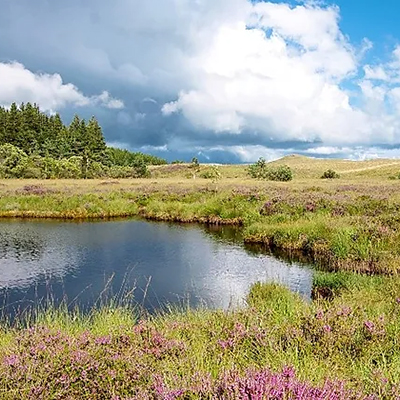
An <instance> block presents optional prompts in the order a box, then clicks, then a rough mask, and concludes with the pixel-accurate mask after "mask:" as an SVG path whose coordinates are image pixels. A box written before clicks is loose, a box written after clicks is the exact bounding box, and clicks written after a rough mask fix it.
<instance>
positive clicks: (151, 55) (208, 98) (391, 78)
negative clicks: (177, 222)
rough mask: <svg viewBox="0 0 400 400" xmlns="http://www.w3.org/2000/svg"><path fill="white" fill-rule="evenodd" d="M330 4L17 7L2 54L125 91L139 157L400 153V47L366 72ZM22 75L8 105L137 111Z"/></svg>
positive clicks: (136, 2)
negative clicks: (214, 151)
mask: <svg viewBox="0 0 400 400" xmlns="http://www.w3.org/2000/svg"><path fill="white" fill-rule="evenodd" d="M288 3H289V2H288ZM324 3H325V2H319V1H309V2H307V1H306V2H305V3H303V4H300V2H297V4H298V5H297V6H292V5H289V4H287V3H284V2H279V3H277V2H268V1H262V2H256V1H249V0H196V1H193V0H163V1H161V0H115V1H114V2H109V1H107V0H96V1H94V0H88V2H86V3H85V4H83V3H82V1H80V0H70V1H69V3H68V7H63V9H62V12H60V8H61V6H60V5H58V3H57V2H50V3H49V2H48V1H47V0H37V2H35V5H33V3H32V2H31V1H30V0H20V1H18V2H10V5H9V9H8V14H7V15H8V16H9V17H8V18H10V20H12V21H13V23H12V24H5V23H3V24H2V16H1V15H0V36H1V37H2V38H5V39H4V40H3V41H2V42H1V43H0V51H1V50H2V49H4V48H7V46H8V44H9V49H7V51H9V52H12V51H17V50H18V49H20V48H23V49H25V50H24V52H23V53H24V54H28V55H29V56H27V57H28V58H30V57H32V59H34V60H35V62H36V64H37V63H38V59H39V60H40V62H42V63H49V64H50V65H52V66H53V65H55V66H56V67H52V70H59V71H60V72H61V71H63V69H65V70H66V71H68V75H66V74H64V73H62V75H63V76H72V75H73V74H76V76H79V77H81V73H82V76H84V77H83V78H82V81H83V82H86V80H89V81H90V84H88V86H89V87H96V86H95V84H96V83H97V85H99V86H100V89H99V92H101V90H102V89H103V86H102V84H103V82H107V85H106V86H105V87H106V88H110V87H115V88H116V90H117V92H116V93H121V97H122V96H124V97H123V98H124V99H126V103H127V104H129V107H126V108H124V110H123V111H122V112H120V113H117V115H116V118H115V122H116V124H115V125H116V127H117V128H118V127H120V128H121V131H122V130H125V131H126V132H127V133H126V134H125V135H120V134H119V133H115V135H116V137H118V140H124V141H126V142H127V143H131V144H132V146H137V145H138V144H139V145H143V144H148V145H150V146H151V145H152V144H155V143H157V144H161V145H164V144H165V142H167V143H168V145H171V144H172V145H173V144H174V143H175V142H177V143H182V142H184V143H185V144H186V148H191V149H193V148H198V147H199V146H200V147H202V149H203V152H206V149H207V147H208V148H209V149H211V148H213V147H214V146H216V145H217V144H218V145H221V146H222V147H221V151H222V150H223V151H232V152H233V153H235V154H236V155H238V154H239V155H240V154H242V158H243V160H249V161H250V158H251V157H253V159H254V158H255V159H256V158H258V156H259V155H263V154H264V155H265V154H267V156H268V157H269V156H270V157H272V158H274V157H275V156H276V155H278V154H284V153H285V150H270V152H268V150H267V149H266V147H265V145H267V144H268V143H269V142H272V143H274V147H279V146H280V145H279V143H280V142H284V141H287V142H290V143H292V142H297V141H303V142H305V143H306V144H305V145H304V146H302V148H304V149H306V148H307V143H309V149H311V150H310V151H314V150H312V149H313V148H314V147H315V146H316V144H315V143H318V145H317V146H318V147H319V148H320V149H321V150H322V151H323V152H324V151H325V153H324V154H326V155H335V154H336V153H335V152H334V150H332V149H336V148H337V149H341V148H343V149H344V148H345V149H350V148H356V147H358V146H364V147H368V146H370V147H374V146H377V145H386V144H396V143H399V142H400V46H398V47H396V48H395V49H394V51H393V53H392V54H391V57H390V59H389V61H388V62H373V63H369V64H368V63H366V62H365V61H364V60H363V57H364V55H365V53H366V52H367V51H369V50H370V49H371V48H372V43H371V42H370V41H369V40H368V39H364V40H363V41H362V42H361V43H360V44H354V43H352V42H351V41H350V40H351V38H349V37H348V36H347V35H346V32H343V31H342V30H341V28H340V25H339V20H340V17H341V14H340V9H339V8H338V7H336V6H328V7H327V6H324V5H323V4H324ZM94 5H95V6H94ZM33 8H40V9H41V11H42V12H41V13H40V15H38V14H37V13H36V14H35V13H34V12H33V11H32V10H33ZM59 15H60V16H61V15H62V18H61V17H59ZM38 19H39V20H38ZM72 20H73V21H74V29H71V26H70V21H72ZM3 22H4V21H3ZM21 32H25V33H24V34H21ZM26 32H29V35H30V36H29V37H30V38H31V40H30V41H29V51H28V50H27V47H26V46H27V44H26V40H25V38H26V36H27V33H26ZM366 34H368V31H366ZM10 49H11V50H10ZM3 53H4V51H2V54H3ZM7 54H10V53H7ZM34 54H36V55H37V54H40V57H38V58H36V59H35V58H34V56H33V55H34ZM5 57H8V56H7V55H6V56H5ZM11 58H12V57H11ZM13 58H15V59H19V58H18V57H13ZM13 58H12V59H13ZM21 61H24V59H21ZM24 62H25V61H24ZM35 62H34V63H33V64H34V65H35ZM4 65H5V66H6V67H7V66H8V68H10V65H14V68H15V69H16V70H17V69H18V68H17V67H15V66H18V65H19V64H0V67H1V68H6V67H5V66H4ZM41 65H43V64H41ZM20 68H22V70H21V71H19V72H18V73H20V77H18V78H14V80H13V82H14V84H13V86H12V87H13V88H14V89H10V87H11V85H10V84H8V86H7V80H5V79H2V75H1V74H0V89H1V91H0V103H2V102H3V103H4V102H5V101H10V99H11V98H12V100H15V101H22V100H23V101H27V100H30V101H37V102H39V103H43V104H44V105H45V108H47V109H49V110H53V109H59V108H63V107H67V106H68V105H74V106H79V105H82V106H85V105H96V106H100V105H101V106H103V107H108V108H122V107H123V106H124V104H123V102H122V101H120V100H116V99H113V98H112V97H111V96H110V95H109V94H108V92H103V93H101V94H100V95H97V96H86V95H84V94H83V93H82V92H81V91H80V90H78V89H77V88H76V87H75V86H73V85H71V84H64V83H63V82H62V80H61V77H60V76H59V75H57V74H55V75H46V74H42V75H40V74H34V73H32V72H30V71H29V70H27V69H24V68H23V67H22V66H20ZM42 68H43V69H44V70H46V68H44V67H42ZM0 72H1V70H0ZM13 72H15V71H13ZM7 73H8V74H11V72H10V71H8V72H7ZM7 76H8V75H7ZM9 76H11V75H9ZM46 79H47V81H46ZM78 81H79V80H78ZM82 81H81V82H82ZM5 82H6V83H5ZM20 82H23V85H22V86H21V85H20ZM44 82H46V83H44ZM48 82H50V83H51V84H48ZM2 85H3V86H2ZM79 86H80V87H83V84H82V83H80V84H79ZM50 88H53V89H52V90H50ZM354 88H356V89H354ZM12 90H13V91H12ZM118 90H119V92H118ZM110 91H112V93H115V92H114V89H113V90H110ZM5 93H6V94H5ZM6 95H7V97H6V99H5V100H4V97H5V96H6ZM41 105H42V104H41ZM160 107H162V112H163V114H164V117H161V116H160V113H159V110H160ZM176 115H179V117H178V118H177V117H176ZM188 121H189V123H190V124H188V123H187V122H188ZM109 125H111V123H110V124H109ZM190 125H192V126H194V127H195V129H194V130H193V129H192V126H190ZM186 128H187V130H186ZM125 131H124V132H125ZM182 132H183V133H182ZM203 132H206V133H203ZM227 133H229V134H230V135H227ZM113 134H114V132H113ZM157 135H158V136H157ZM162 135H165V141H164V137H162ZM184 135H186V136H184ZM122 136H123V137H122ZM203 137H204V140H203ZM249 137H251V141H249V142H246V140H248V138H249ZM159 138H160V140H158V139H159ZM220 138H224V139H220ZM255 138H256V139H257V140H259V142H258V143H259V145H257V144H256V143H257V142H256V141H255ZM146 140H148V142H146ZM222 140H226V141H227V142H228V141H229V143H226V144H225V143H222ZM135 141H136V143H135ZM206 141H208V143H206ZM261 144H263V145H261ZM287 146H290V145H289V144H287ZM169 147H170V146H169ZM282 147H285V146H282ZM324 149H325V150H324ZM329 149H330V150H329ZM288 150H289V149H288ZM293 151H295V149H293ZM331 151H332V152H331ZM374 151H375V150H374ZM263 152H266V153H263ZM320 154H321V153H320Z"/></svg>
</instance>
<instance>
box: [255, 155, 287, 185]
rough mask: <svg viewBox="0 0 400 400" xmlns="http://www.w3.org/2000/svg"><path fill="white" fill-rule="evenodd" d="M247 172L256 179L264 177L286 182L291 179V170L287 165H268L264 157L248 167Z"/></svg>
mask: <svg viewBox="0 0 400 400" xmlns="http://www.w3.org/2000/svg"><path fill="white" fill-rule="evenodd" d="M247 173H248V174H249V175H250V176H251V177H252V178H256V179H265V180H269V181H280V182H288V181H291V180H292V179H293V172H292V170H291V169H290V167H289V166H288V165H279V166H278V167H268V164H267V162H266V161H265V159H264V158H262V157H261V158H259V160H258V161H257V162H256V163H255V164H252V165H250V166H249V167H248V169H247Z"/></svg>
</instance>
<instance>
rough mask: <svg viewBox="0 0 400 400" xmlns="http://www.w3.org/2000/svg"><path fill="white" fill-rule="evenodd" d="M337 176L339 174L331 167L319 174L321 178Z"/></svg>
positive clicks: (336, 177)
mask: <svg viewBox="0 0 400 400" xmlns="http://www.w3.org/2000/svg"><path fill="white" fill-rule="evenodd" d="M338 178H340V175H339V174H338V173H337V172H336V171H334V170H333V169H328V170H326V171H325V172H324V173H323V174H322V176H321V179H338Z"/></svg>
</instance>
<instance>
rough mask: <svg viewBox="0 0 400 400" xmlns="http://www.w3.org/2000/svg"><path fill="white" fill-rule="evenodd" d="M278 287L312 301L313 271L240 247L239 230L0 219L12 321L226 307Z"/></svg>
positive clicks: (5, 296) (4, 303)
mask: <svg viewBox="0 0 400 400" xmlns="http://www.w3.org/2000/svg"><path fill="white" fill-rule="evenodd" d="M257 281H261V282H266V281H276V282H280V283H283V284H285V285H287V286H288V287H289V288H291V289H292V290H294V291H297V292H299V293H301V294H302V295H304V296H305V297H309V296H310V292H311V284H312V269H311V268H309V267H307V266H304V265H300V264H296V263H290V262H287V261H283V260H280V259H277V258H274V257H273V256H271V255H268V254H266V253H265V252H263V251H262V250H261V249H255V248H254V246H253V247H251V248H246V247H245V246H244V245H243V240H242V237H241V232H240V229H237V228H232V227H226V226H224V227H205V226H201V225H178V224H169V223H159V222H147V221H142V220H131V219H128V220H116V221H99V222H65V221H48V220H46V221H28V220H3V221H0V309H1V314H2V316H3V317H4V316H6V317H11V318H12V317H13V316H15V315H16V313H20V312H22V311H23V310H26V309H27V308H29V307H32V306H38V305H39V306H40V305H43V303H44V302H47V301H49V300H50V301H51V302H53V303H55V304H59V303H60V302H61V301H65V302H66V304H68V305H69V306H70V307H74V306H76V305H78V306H79V307H80V308H82V309H86V308H87V307H91V306H93V305H98V304H100V303H101V302H102V301H104V300H105V299H108V300H110V299H114V301H123V300H124V299H125V300H126V299H129V298H132V297H133V298H134V301H135V302H136V304H138V305H140V306H143V307H144V308H145V309H147V310H149V311H150V312H153V311H154V310H157V309H160V308H163V307H164V306H166V305H175V304H177V305H179V306H187V305H188V306H191V307H197V306H205V307H209V308H223V309H228V308H230V307H236V306H240V305H242V304H243V303H244V300H245V297H246V295H247V294H248V292H249V289H250V286H251V285H252V284H253V283H255V282H257Z"/></svg>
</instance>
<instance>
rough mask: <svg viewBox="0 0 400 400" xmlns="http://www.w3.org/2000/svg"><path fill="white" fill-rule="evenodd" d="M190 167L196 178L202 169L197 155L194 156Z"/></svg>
mask: <svg viewBox="0 0 400 400" xmlns="http://www.w3.org/2000/svg"><path fill="white" fill-rule="evenodd" d="M190 168H191V169H192V174H193V179H196V174H197V173H198V172H199V171H200V163H199V160H198V159H197V158H196V157H193V158H192V161H191V163H190Z"/></svg>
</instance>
